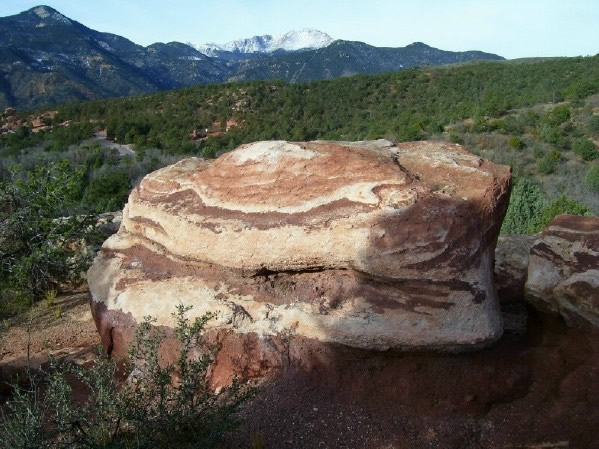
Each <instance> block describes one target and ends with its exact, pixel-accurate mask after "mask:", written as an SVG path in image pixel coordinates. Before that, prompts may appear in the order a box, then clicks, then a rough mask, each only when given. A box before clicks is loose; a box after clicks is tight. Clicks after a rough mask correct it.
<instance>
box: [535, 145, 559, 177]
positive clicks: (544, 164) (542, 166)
mask: <svg viewBox="0 0 599 449" xmlns="http://www.w3.org/2000/svg"><path fill="white" fill-rule="evenodd" d="M561 160H562V154H561V153H560V152H559V151H558V150H556V149H553V150H551V151H549V153H547V154H546V155H545V156H543V157H542V158H541V159H540V160H538V161H537V171H538V172H539V173H542V174H544V175H549V174H551V173H553V172H554V171H555V169H556V168H557V164H559V163H560V162H561Z"/></svg>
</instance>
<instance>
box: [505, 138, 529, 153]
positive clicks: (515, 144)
mask: <svg viewBox="0 0 599 449" xmlns="http://www.w3.org/2000/svg"><path fill="white" fill-rule="evenodd" d="M508 145H509V147H510V148H513V149H514V150H523V149H524V148H526V144H525V143H524V142H523V141H522V139H520V138H519V137H512V138H511V139H510V140H509V141H508Z"/></svg>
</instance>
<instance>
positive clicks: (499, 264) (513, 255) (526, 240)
mask: <svg viewBox="0 0 599 449" xmlns="http://www.w3.org/2000/svg"><path fill="white" fill-rule="evenodd" d="M537 238H538V236H537V235H504V236H500V237H499V240H498V241H497V247H496V249H495V285H496V286H497V295H498V296H499V300H500V301H501V302H502V303H504V302H505V303H509V302H521V301H524V286H525V284H526V276H527V274H528V257H529V255H530V248H531V247H532V245H533V243H534V242H535V240H536V239H537Z"/></svg>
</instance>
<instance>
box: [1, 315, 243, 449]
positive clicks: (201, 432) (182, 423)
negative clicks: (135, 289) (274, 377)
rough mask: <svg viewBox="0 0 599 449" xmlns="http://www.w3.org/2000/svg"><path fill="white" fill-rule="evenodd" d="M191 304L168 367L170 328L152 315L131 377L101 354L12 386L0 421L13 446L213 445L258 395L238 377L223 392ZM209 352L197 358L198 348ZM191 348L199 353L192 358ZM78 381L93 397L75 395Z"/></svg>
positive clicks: (134, 354) (201, 321)
mask: <svg viewBox="0 0 599 449" xmlns="http://www.w3.org/2000/svg"><path fill="white" fill-rule="evenodd" d="M189 309H190V308H187V307H184V306H182V305H180V306H178V307H177V312H176V313H174V314H173V315H174V317H175V319H176V323H177V325H176V328H175V330H174V335H175V337H176V338H177V340H178V344H179V347H180V348H181V349H180V352H179V356H178V359H177V361H176V363H175V364H168V365H166V366H161V365H160V363H159V355H158V352H159V349H160V346H161V344H162V342H163V340H164V338H165V335H164V333H163V332H161V331H160V330H158V329H157V328H155V327H154V326H152V323H153V322H154V321H153V320H152V319H150V318H146V319H145V320H144V322H143V323H141V324H140V325H139V327H138V330H137V332H136V337H135V340H134V342H133V344H132V346H131V351H130V354H129V362H130V365H129V366H130V368H133V371H130V374H129V379H128V380H127V381H126V382H124V383H119V382H118V380H117V376H116V372H117V366H116V363H115V362H114V361H113V360H111V359H109V358H107V357H106V356H104V355H103V353H102V351H99V353H98V360H97V361H96V363H95V365H93V366H92V367H85V366H79V367H76V366H71V365H67V364H57V363H52V365H51V368H50V370H49V372H47V373H46V376H45V380H46V382H45V383H42V382H41V379H40V378H39V377H34V376H30V377H31V378H32V379H33V380H32V382H31V384H30V387H29V388H23V387H19V386H17V385H14V386H13V389H14V395H13V398H12V400H11V401H9V402H8V404H7V407H6V408H7V409H8V411H9V413H8V414H3V415H2V419H1V420H0V424H1V426H0V446H1V447H6V448H56V449H62V448H64V449H67V448H68V449H80V448H81V449H83V448H96V449H100V448H114V449H116V448H123V449H125V448H137V449H146V448H147V449H150V448H152V449H153V448H212V447H217V446H218V444H219V443H220V440H221V439H222V437H223V436H224V435H225V434H226V433H228V432H230V431H231V430H233V429H235V428H236V427H237V425H238V424H239V419H238V411H239V409H240V407H241V405H242V404H243V403H244V402H245V401H247V399H249V398H250V397H251V395H252V394H253V393H254V390H253V389H252V388H249V387H248V386H246V385H242V384H240V383H239V382H233V385H232V386H231V387H229V388H224V389H222V390H221V391H220V392H219V393H218V394H217V393H215V391H214V390H213V389H212V388H211V386H210V382H209V376H208V372H209V369H210V367H211V365H212V363H213V360H214V354H213V351H212V350H210V348H209V347H208V346H207V344H206V343H205V341H204V339H203V331H204V327H205V325H206V323H207V322H208V320H209V319H211V318H212V316H211V315H205V316H203V317H201V318H197V319H196V320H195V321H194V322H190V320H189V319H188V318H187V316H186V314H187V312H188V311H189ZM198 353H199V354H202V355H200V356H197V354H198ZM192 354H194V356H193V357H192ZM73 381H74V382H75V383H77V384H78V385H79V388H80V389H81V387H83V390H84V391H86V392H87V393H88V394H87V397H85V398H84V399H81V398H79V399H76V398H75V397H74V394H73V385H74V383H73Z"/></svg>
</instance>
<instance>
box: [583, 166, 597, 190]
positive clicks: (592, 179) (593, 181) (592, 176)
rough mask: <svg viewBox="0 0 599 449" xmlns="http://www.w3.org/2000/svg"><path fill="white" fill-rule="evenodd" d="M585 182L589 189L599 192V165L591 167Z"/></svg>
mask: <svg viewBox="0 0 599 449" xmlns="http://www.w3.org/2000/svg"><path fill="white" fill-rule="evenodd" d="M585 183H586V185H587V187H588V188H589V190H591V191H593V192H595V193H599V165H594V166H593V167H591V168H590V169H589V172H588V173H587V175H586V177H585Z"/></svg>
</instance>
